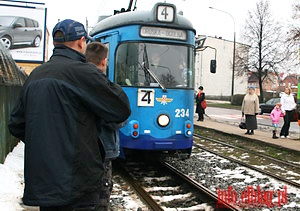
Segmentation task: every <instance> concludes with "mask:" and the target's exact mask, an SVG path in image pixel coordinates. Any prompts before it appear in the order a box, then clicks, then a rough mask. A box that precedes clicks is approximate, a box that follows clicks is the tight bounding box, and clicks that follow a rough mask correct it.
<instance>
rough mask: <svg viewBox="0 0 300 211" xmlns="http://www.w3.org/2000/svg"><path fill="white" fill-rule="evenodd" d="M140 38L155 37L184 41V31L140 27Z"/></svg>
mask: <svg viewBox="0 0 300 211" xmlns="http://www.w3.org/2000/svg"><path fill="white" fill-rule="evenodd" d="M141 36H142V37H156V38H165V39H175V40H186V31H184V30H180V29H168V28H161V27H151V26H143V27H141Z"/></svg>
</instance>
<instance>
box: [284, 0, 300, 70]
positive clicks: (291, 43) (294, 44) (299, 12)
mask: <svg viewBox="0 0 300 211" xmlns="http://www.w3.org/2000/svg"><path fill="white" fill-rule="evenodd" d="M292 18H293V19H294V21H295V22H292V24H290V26H289V29H290V30H289V33H288V38H287V45H288V47H289V48H291V49H294V53H293V54H292V60H293V61H295V64H296V65H300V64H299V63H300V62H299V61H300V59H299V56H300V55H299V52H298V50H299V48H300V46H298V45H300V25H299V20H300V3H296V2H295V3H294V4H293V15H292Z"/></svg>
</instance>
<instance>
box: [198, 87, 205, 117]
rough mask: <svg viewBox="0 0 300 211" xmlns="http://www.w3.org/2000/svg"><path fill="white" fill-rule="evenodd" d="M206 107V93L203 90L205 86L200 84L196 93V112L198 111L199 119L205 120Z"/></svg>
mask: <svg viewBox="0 0 300 211" xmlns="http://www.w3.org/2000/svg"><path fill="white" fill-rule="evenodd" d="M205 108H206V102H205V93H204V92H203V86H199V88H198V93H197V95H196V113H198V119H197V121H203V120H204V114H205Z"/></svg>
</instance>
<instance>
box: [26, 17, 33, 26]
mask: <svg viewBox="0 0 300 211" xmlns="http://www.w3.org/2000/svg"><path fill="white" fill-rule="evenodd" d="M26 26H27V27H34V23H33V20H31V19H27V18H26Z"/></svg>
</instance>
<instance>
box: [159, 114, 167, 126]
mask: <svg viewBox="0 0 300 211" xmlns="http://www.w3.org/2000/svg"><path fill="white" fill-rule="evenodd" d="M157 123H158V125H159V126H161V127H166V126H168V125H169V123H170V117H169V116H168V115H166V114H161V115H159V116H158V118H157Z"/></svg>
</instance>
